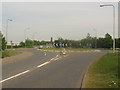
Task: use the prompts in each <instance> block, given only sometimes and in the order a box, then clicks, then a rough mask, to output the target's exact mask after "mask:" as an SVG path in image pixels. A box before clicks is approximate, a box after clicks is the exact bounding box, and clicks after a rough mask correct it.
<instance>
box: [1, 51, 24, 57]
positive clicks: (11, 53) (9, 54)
mask: <svg viewBox="0 0 120 90" xmlns="http://www.w3.org/2000/svg"><path fill="white" fill-rule="evenodd" d="M21 53H22V52H16V51H2V58H5V57H10V56H14V55H17V54H21Z"/></svg>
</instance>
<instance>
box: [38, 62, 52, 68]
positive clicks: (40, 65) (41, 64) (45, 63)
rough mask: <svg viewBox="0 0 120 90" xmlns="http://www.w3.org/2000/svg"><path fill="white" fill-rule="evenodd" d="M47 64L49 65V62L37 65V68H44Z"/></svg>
mask: <svg viewBox="0 0 120 90" xmlns="http://www.w3.org/2000/svg"><path fill="white" fill-rule="evenodd" d="M48 63H50V61H48V62H45V63H43V64H41V65H38V66H37V67H42V66H44V65H46V64H48Z"/></svg>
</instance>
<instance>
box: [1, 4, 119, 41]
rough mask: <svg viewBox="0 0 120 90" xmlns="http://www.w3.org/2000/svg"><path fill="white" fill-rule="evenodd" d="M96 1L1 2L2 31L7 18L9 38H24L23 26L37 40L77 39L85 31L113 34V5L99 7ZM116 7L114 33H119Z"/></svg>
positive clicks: (17, 39) (4, 31) (84, 34)
mask: <svg viewBox="0 0 120 90" xmlns="http://www.w3.org/2000/svg"><path fill="white" fill-rule="evenodd" d="M100 4H101V3H99V2H84V3H83V2H71V3H70V2H67V3H65V2H56V3H55V2H50V3H48V2H46V3H43V2H26V3H25V2H19V3H18V2H16V3H15V2H11V3H8V2H4V3H3V5H2V32H3V33H4V35H5V34H6V29H5V28H6V20H7V19H13V21H12V22H10V21H9V22H8V40H9V41H11V40H12V41H15V42H17V41H23V40H24V39H25V34H24V30H25V29H26V28H30V29H29V30H27V37H29V38H31V39H33V34H34V33H35V32H36V34H34V35H35V36H34V39H38V40H50V37H53V38H54V39H57V37H63V38H66V39H75V40H79V39H82V38H84V37H86V35H87V33H90V34H91V36H95V32H97V36H98V37H103V36H104V35H105V34H106V33H109V34H111V35H112V31H113V30H112V23H113V21H112V15H113V11H112V10H113V9H112V7H104V8H100V7H99V5H100ZM102 4H113V5H115V7H116V37H117V36H118V29H117V27H118V26H117V24H118V23H117V19H118V16H117V14H118V11H117V10H118V8H117V3H111V2H110V3H102Z"/></svg>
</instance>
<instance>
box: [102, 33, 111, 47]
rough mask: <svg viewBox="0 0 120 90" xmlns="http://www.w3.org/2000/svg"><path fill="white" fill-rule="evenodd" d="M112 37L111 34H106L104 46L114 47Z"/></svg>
mask: <svg viewBox="0 0 120 90" xmlns="http://www.w3.org/2000/svg"><path fill="white" fill-rule="evenodd" d="M112 42H113V40H112V37H111V36H110V34H108V33H107V34H105V39H104V48H112Z"/></svg>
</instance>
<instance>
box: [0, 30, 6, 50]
mask: <svg viewBox="0 0 120 90" xmlns="http://www.w3.org/2000/svg"><path fill="white" fill-rule="evenodd" d="M6 45H7V42H6V40H5V37H4V36H3V35H2V33H1V32H0V49H2V50H5V49H6Z"/></svg>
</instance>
